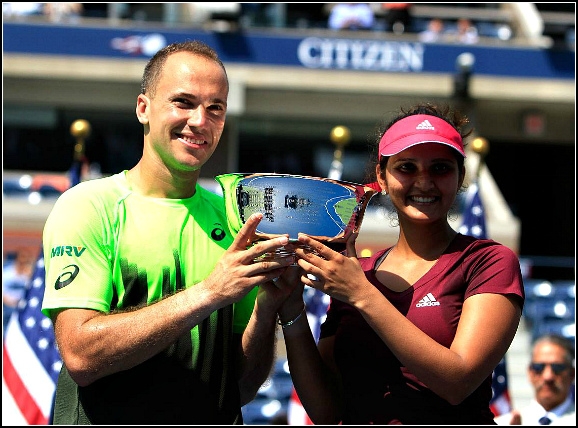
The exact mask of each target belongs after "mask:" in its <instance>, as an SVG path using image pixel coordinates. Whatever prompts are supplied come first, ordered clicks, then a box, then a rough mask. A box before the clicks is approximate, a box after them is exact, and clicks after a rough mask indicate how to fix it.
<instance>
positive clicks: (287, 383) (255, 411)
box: [242, 358, 293, 425]
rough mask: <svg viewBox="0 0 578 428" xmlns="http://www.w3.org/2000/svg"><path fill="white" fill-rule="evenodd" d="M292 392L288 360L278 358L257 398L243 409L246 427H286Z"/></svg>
mask: <svg viewBox="0 0 578 428" xmlns="http://www.w3.org/2000/svg"><path fill="white" fill-rule="evenodd" d="M292 391H293V382H292V380H291V375H290V374H289V364H288V363H287V359H286V358H278V359H277V361H276V362H275V366H274V368H273V372H272V374H271V376H270V377H269V379H268V380H267V381H266V382H265V383H264V384H263V385H262V386H261V388H259V391H258V392H257V397H255V399H254V400H253V401H251V402H250V403H248V404H246V405H245V406H243V408H242V411H243V421H244V423H245V425H286V424H287V408H288V405H289V399H290V398H291V392H292Z"/></svg>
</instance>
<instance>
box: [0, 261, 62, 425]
mask: <svg viewBox="0 0 578 428" xmlns="http://www.w3.org/2000/svg"><path fill="white" fill-rule="evenodd" d="M43 296H44V257H43V256H42V251H41V254H40V257H39V258H38V260H37V262H36V268H35V271H34V274H33V276H32V278H31V280H30V281H29V283H28V286H27V289H26V293H25V295H24V298H23V299H22V300H21V301H20V304H19V307H18V309H17V310H16V311H14V313H13V314H12V317H11V318H10V321H9V322H8V326H7V328H6V334H5V336H4V342H3V365H2V425H47V424H49V423H50V420H51V411H52V402H53V398H54V391H55V389H56V382H57V379H58V373H59V372H60V367H61V366H62V361H61V359H60V354H59V352H58V349H57V347H56V342H55V339H54V330H53V327H52V322H51V321H50V319H49V318H47V317H46V316H44V315H43V314H42V312H41V311H40V309H41V307H42V299H43Z"/></svg>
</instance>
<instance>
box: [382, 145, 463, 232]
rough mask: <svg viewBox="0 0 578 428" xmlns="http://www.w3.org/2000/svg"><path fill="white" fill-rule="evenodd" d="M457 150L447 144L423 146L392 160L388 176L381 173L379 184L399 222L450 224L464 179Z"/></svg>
mask: <svg viewBox="0 0 578 428" xmlns="http://www.w3.org/2000/svg"><path fill="white" fill-rule="evenodd" d="M454 151H455V150H454V149H452V148H451V147H448V146H446V145H444V144H439V143H424V144H418V145H415V146H413V147H409V148H407V149H405V150H403V151H402V152H400V153H398V154H396V155H394V156H391V157H390V158H389V161H388V162H387V166H386V171H385V177H384V176H383V174H382V175H381V176H380V177H379V181H380V184H381V186H382V188H384V189H385V190H386V191H387V192H388V193H389V195H390V198H391V201H392V203H393V204H394V206H395V208H396V210H397V213H398V216H399V219H400V221H402V219H408V220H410V221H412V222H417V223H428V222H435V221H439V220H442V219H443V220H444V221H447V215H448V212H449V210H450V208H451V207H452V205H453V203H454V201H455V199H456V195H457V193H458V190H459V189H460V187H461V185H462V182H463V179H464V173H463V171H460V170H459V166H458V162H457V160H456V157H455V153H454ZM378 176H379V174H378ZM384 178H385V179H384Z"/></svg>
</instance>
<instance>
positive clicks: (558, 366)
mask: <svg viewBox="0 0 578 428" xmlns="http://www.w3.org/2000/svg"><path fill="white" fill-rule="evenodd" d="M546 366H550V367H552V371H553V372H554V374H557V375H559V374H560V373H562V372H563V371H564V370H566V369H568V368H569V367H570V366H568V365H567V364H562V363H531V364H530V370H532V371H533V372H534V373H538V374H540V373H542V372H543V371H544V369H545V368H546Z"/></svg>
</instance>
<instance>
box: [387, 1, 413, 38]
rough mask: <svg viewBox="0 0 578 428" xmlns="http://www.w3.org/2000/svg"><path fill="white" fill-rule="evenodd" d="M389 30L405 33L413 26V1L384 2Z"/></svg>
mask: <svg viewBox="0 0 578 428" xmlns="http://www.w3.org/2000/svg"><path fill="white" fill-rule="evenodd" d="M381 7H382V8H383V9H384V10H385V21H386V23H387V30H389V31H393V32H394V33H395V34H403V33H405V32H406V31H409V30H410V27H411V3H382V4H381Z"/></svg>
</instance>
